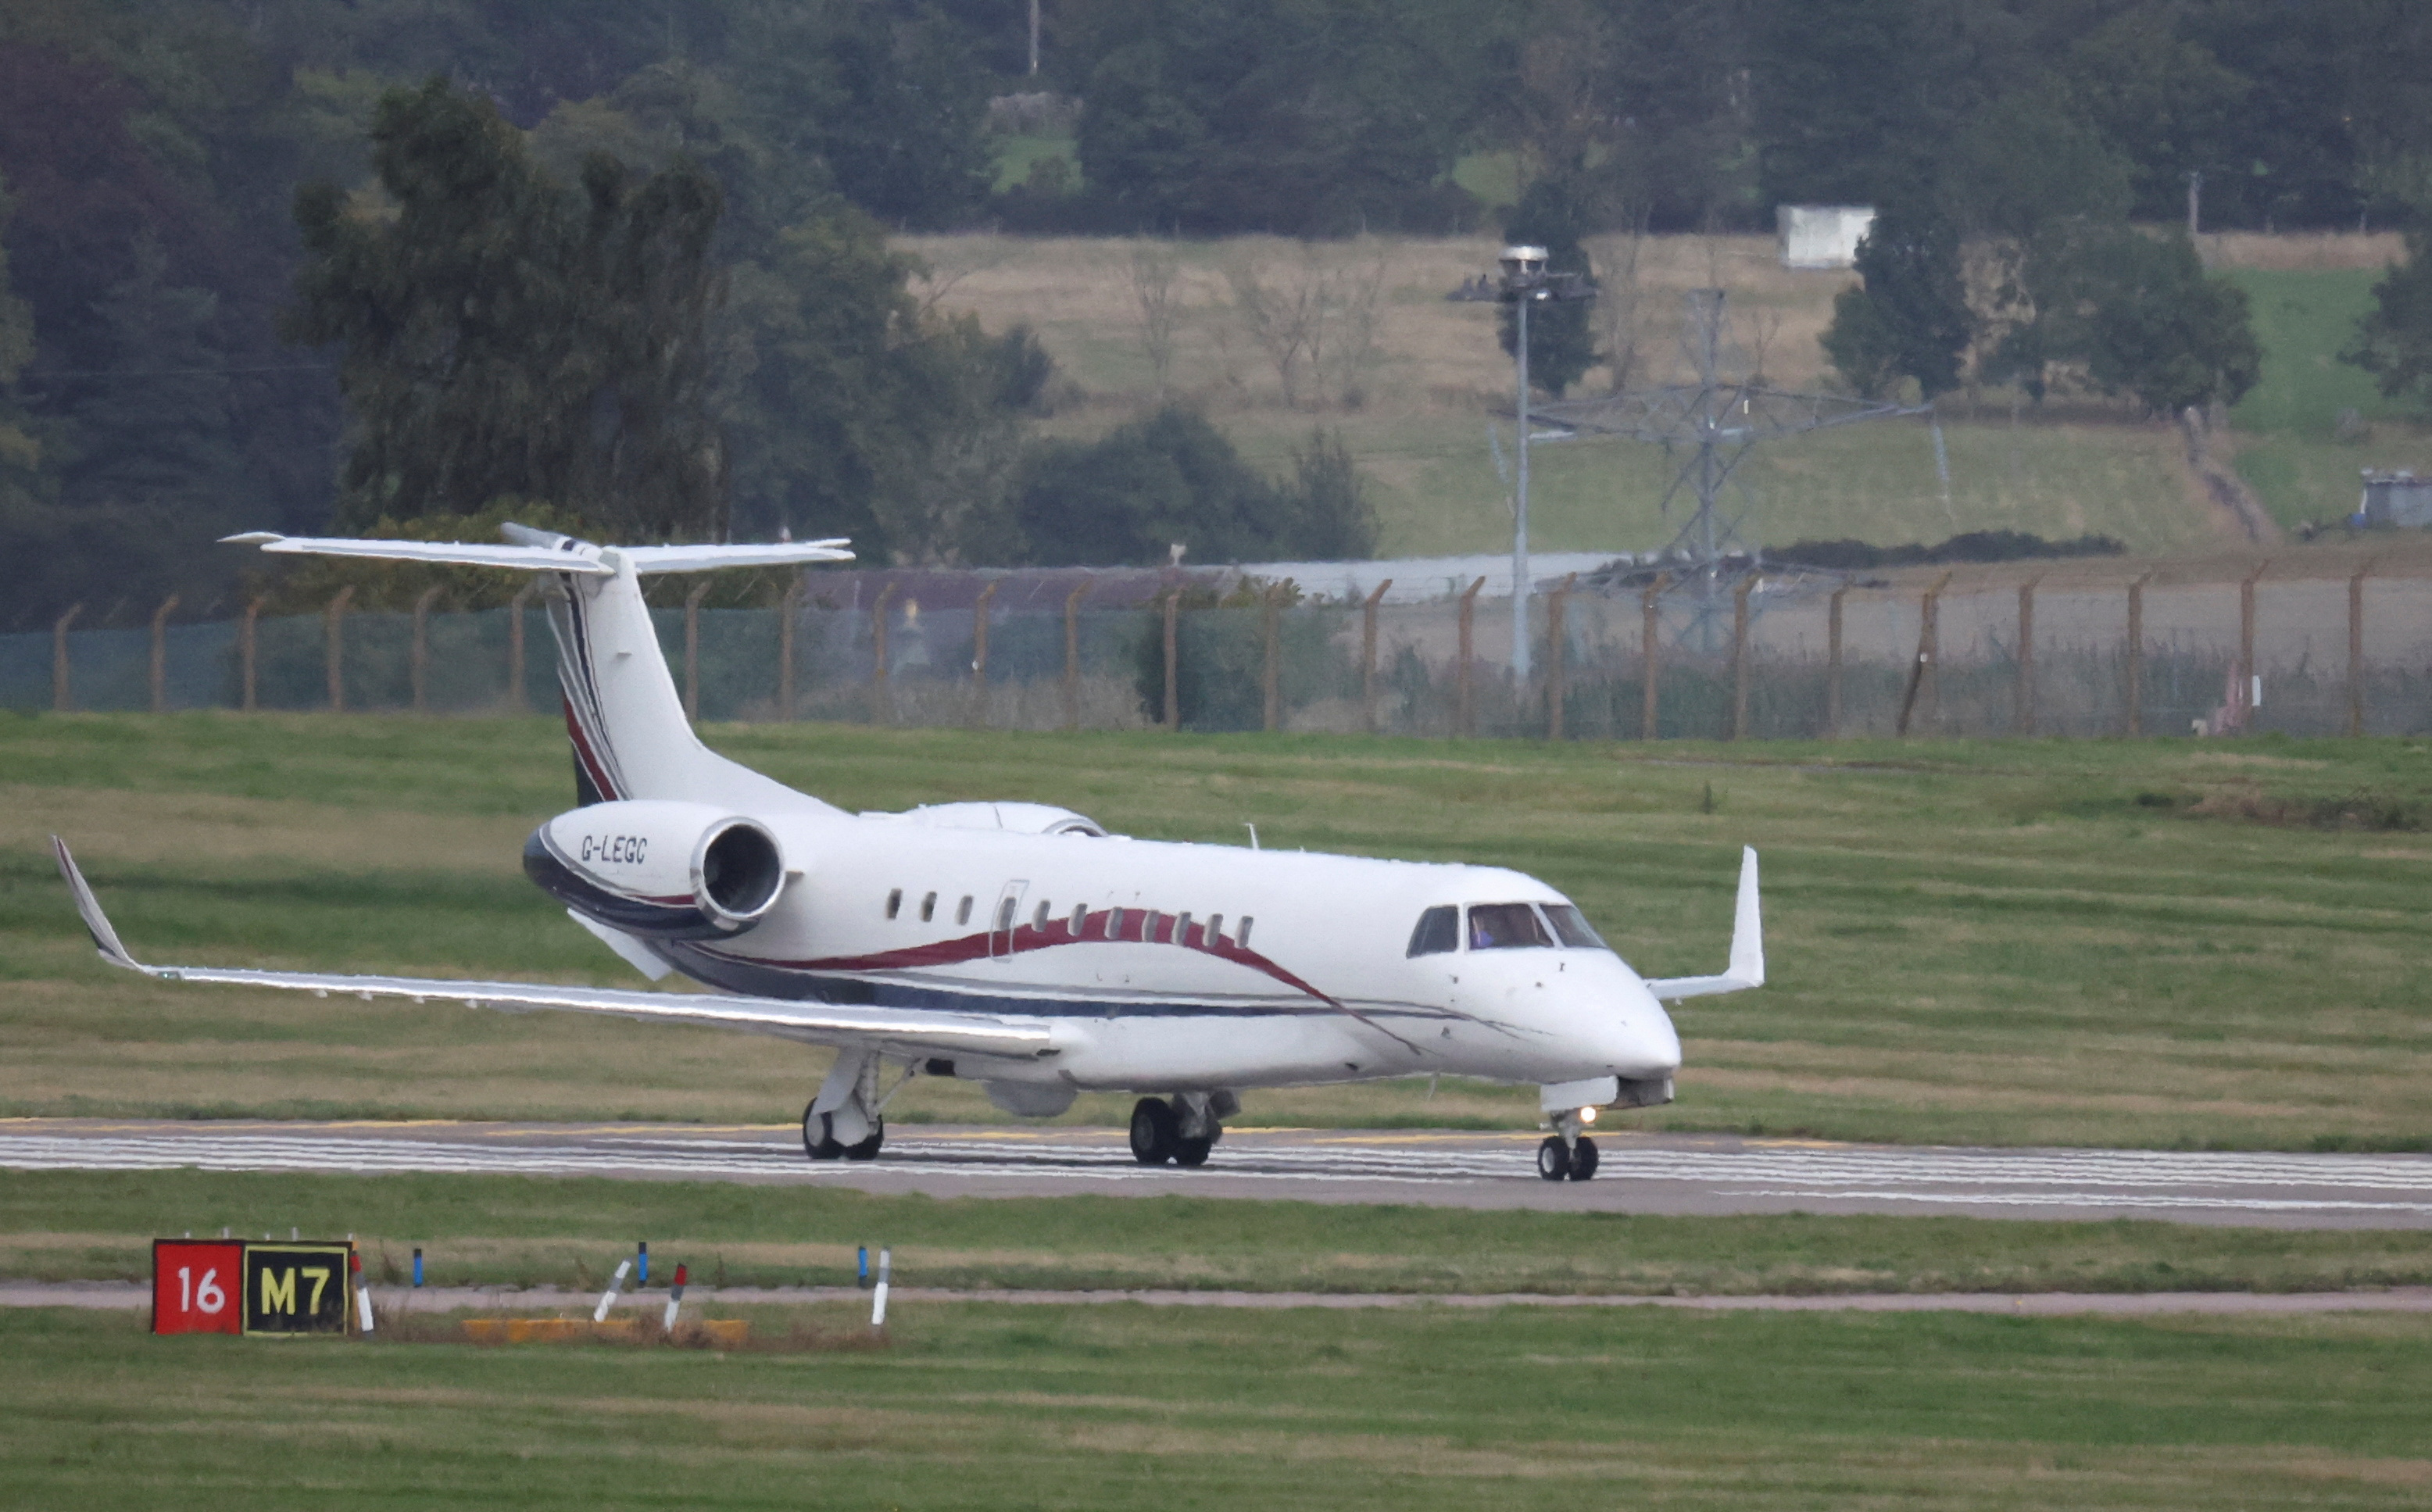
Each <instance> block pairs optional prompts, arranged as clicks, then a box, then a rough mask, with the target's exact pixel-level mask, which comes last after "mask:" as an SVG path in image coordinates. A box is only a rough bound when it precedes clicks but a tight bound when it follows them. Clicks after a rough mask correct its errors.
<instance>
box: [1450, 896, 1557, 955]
mask: <svg viewBox="0 0 2432 1512" xmlns="http://www.w3.org/2000/svg"><path fill="white" fill-rule="evenodd" d="M1553 943H1554V942H1553V939H1552V937H1551V936H1549V935H1548V934H1546V932H1545V923H1544V921H1543V920H1541V919H1539V918H1538V917H1537V911H1536V910H1535V909H1533V908H1531V907H1529V906H1528V904H1526V903H1473V904H1471V905H1470V909H1469V948H1470V949H1473V950H1511V949H1521V948H1523V947H1527V946H1532V945H1533V946H1541V947H1542V946H1549V945H1552V944H1553Z"/></svg>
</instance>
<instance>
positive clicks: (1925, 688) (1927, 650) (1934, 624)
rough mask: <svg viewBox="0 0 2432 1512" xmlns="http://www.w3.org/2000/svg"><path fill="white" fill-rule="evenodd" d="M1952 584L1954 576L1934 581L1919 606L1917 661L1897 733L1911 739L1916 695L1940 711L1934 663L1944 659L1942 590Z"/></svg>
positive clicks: (1911, 667) (1939, 687)
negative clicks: (1910, 722)
mask: <svg viewBox="0 0 2432 1512" xmlns="http://www.w3.org/2000/svg"><path fill="white" fill-rule="evenodd" d="M1950 582H1951V574H1949V573H1947V572H1946V573H1944V574H1943V575H1942V576H1941V577H1939V578H1937V579H1935V580H1934V586H1933V587H1931V588H1928V589H1927V590H1926V591H1925V597H1924V598H1923V599H1921V600H1919V601H1918V604H1917V660H1916V661H1914V662H1911V663H1910V664H1909V667H1908V689H1907V691H1906V692H1905V693H1903V694H1902V695H1901V696H1900V727H1899V730H1898V734H1899V735H1900V739H1902V740H1906V739H1907V738H1908V724H1909V716H1910V715H1912V714H1915V713H1916V712H1917V695H1919V694H1920V693H1921V694H1923V695H1925V702H1926V705H1927V707H1929V708H1931V709H1933V710H1934V713H1936V714H1939V713H1940V712H1941V701H1942V700H1941V695H1942V684H1941V680H1940V679H1939V678H1938V677H1936V676H1935V674H1934V663H1935V662H1936V661H1938V660H1939V659H1940V657H1941V654H1942V653H1941V645H1940V643H1941V639H1942V637H1941V633H1940V631H1941V624H1942V590H1943V589H1944V588H1945V587H1947V586H1948V585H1949V584H1950Z"/></svg>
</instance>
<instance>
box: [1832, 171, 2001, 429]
mask: <svg viewBox="0 0 2432 1512" xmlns="http://www.w3.org/2000/svg"><path fill="white" fill-rule="evenodd" d="M1857 267H1858V276H1859V277H1860V278H1862V279H1863V280H1865V281H1864V283H1863V284H1862V285H1861V286H1860V287H1858V288H1855V289H1846V290H1844V291H1842V293H1841V294H1840V296H1839V297H1838V298H1837V299H1835V300H1834V301H1833V305H1832V326H1831V328H1829V329H1827V330H1826V331H1825V332H1824V338H1823V340H1824V351H1825V355H1826V356H1828V357H1830V358H1831V359H1832V365H1833V367H1834V368H1836V369H1837V370H1839V372H1840V374H1841V376H1842V377H1843V378H1846V379H1847V380H1848V381H1849V386H1850V387H1852V388H1854V389H1856V390H1857V391H1858V392H1859V393H1860V394H1862V395H1866V396H1867V397H1868V398H1874V397H1877V396H1879V395H1882V394H1883V393H1885V392H1886V391H1887V390H1889V389H1890V388H1891V386H1892V385H1893V384H1894V383H1895V382H1897V381H1898V380H1899V379H1900V378H1915V379H1916V380H1917V389H1918V392H1919V393H1920V394H1921V395H1923V396H1924V397H1925V398H1926V399H1927V400H1928V401H1929V402H1930V401H1932V399H1933V398H1934V395H1937V394H1944V393H1947V392H1949V391H1950V390H1951V389H1954V388H1957V387H1958V386H1959V369H1960V359H1961V356H1962V354H1964V353H1965V352H1966V351H1967V349H1968V341H1969V340H1970V339H1971V337H1972V336H1973V334H1974V328H1975V322H1974V320H1973V318H1972V317H1971V316H1970V314H1969V312H1968V290H1967V284H1966V280H1965V278H1964V277H1963V276H1962V272H1961V267H1960V259H1959V233H1958V231H1957V229H1956V228H1955V227H1952V226H1951V222H1950V221H1949V220H1948V219H1946V218H1944V217H1943V216H1942V215H1940V214H1938V213H1935V212H1934V211H1932V210H1925V211H1918V210H1911V209H1909V208H1907V207H1904V206H1892V207H1888V208H1886V209H1885V210H1883V211H1882V212H1881V213H1879V214H1878V215H1877V216H1876V217H1875V223H1874V225H1873V226H1872V227H1869V228H1868V229H1867V232H1866V237H1865V239H1864V240H1862V241H1861V242H1860V243H1859V244H1858V260H1857Z"/></svg>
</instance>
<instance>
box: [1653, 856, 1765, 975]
mask: <svg viewBox="0 0 2432 1512" xmlns="http://www.w3.org/2000/svg"><path fill="white" fill-rule="evenodd" d="M1764 985H1765V917H1764V915H1763V912H1762V911H1761V910H1760V909H1759V907H1758V904H1757V888H1756V848H1755V847H1753V846H1742V847H1741V848H1740V894H1739V903H1738V906H1737V908H1736V909H1735V910H1734V911H1733V913H1732V917H1731V965H1730V966H1729V967H1727V968H1726V969H1725V970H1724V972H1723V974H1722V975H1721V976H1719V977H1661V978H1658V979H1656V980H1655V981H1652V982H1649V983H1647V991H1649V992H1651V993H1653V994H1655V996H1656V998H1657V999H1658V1000H1661V1001H1664V1002H1676V1001H1678V1000H1680V999H1682V998H1704V997H1710V996H1712V995H1713V994H1714V993H1717V992H1745V991H1746V990H1748V988H1750V987H1762V986H1764Z"/></svg>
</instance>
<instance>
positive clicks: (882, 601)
mask: <svg viewBox="0 0 2432 1512" xmlns="http://www.w3.org/2000/svg"><path fill="white" fill-rule="evenodd" d="M894 598H895V585H894V584H893V583H891V582H890V583H888V584H887V586H886V587H884V588H881V589H880V590H878V596H877V597H876V598H875V599H873V600H871V602H870V722H871V723H872V724H881V725H891V724H893V723H895V700H894V698H893V697H890V693H889V689H888V688H887V605H888V604H890V603H892V602H893V601H894Z"/></svg>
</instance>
